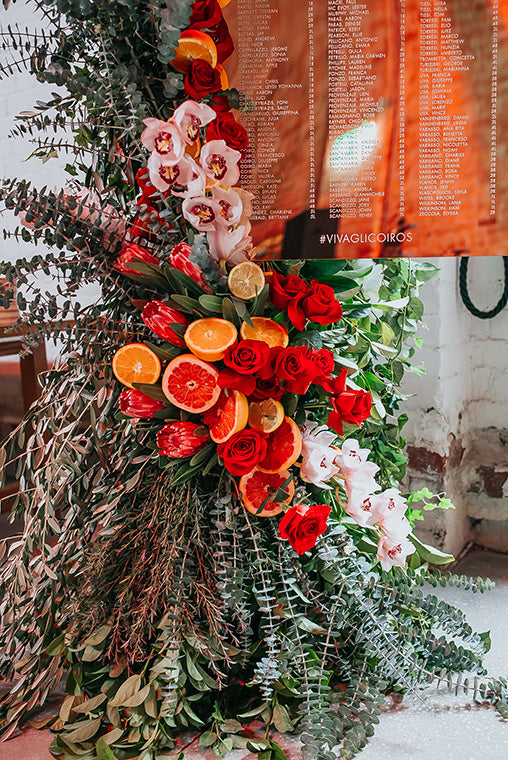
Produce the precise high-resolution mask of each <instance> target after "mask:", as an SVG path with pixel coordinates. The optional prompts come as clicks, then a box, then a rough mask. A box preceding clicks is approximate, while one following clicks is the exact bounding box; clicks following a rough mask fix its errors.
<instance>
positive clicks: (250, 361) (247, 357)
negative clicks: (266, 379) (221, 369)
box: [224, 340, 270, 375]
mask: <svg viewBox="0 0 508 760" xmlns="http://www.w3.org/2000/svg"><path fill="white" fill-rule="evenodd" d="M269 358H270V347H269V346H268V345H267V344H266V343H264V342H263V341H262V340H239V341H237V342H236V343H235V344H234V345H233V346H231V347H230V348H228V350H227V351H226V355H225V356H224V364H225V365H226V367H230V368H231V369H234V370H235V372H238V373H239V374H240V375H254V374H255V373H256V372H259V370H260V369H261V368H262V367H264V366H265V364H266V363H267V361H268V360H269Z"/></svg>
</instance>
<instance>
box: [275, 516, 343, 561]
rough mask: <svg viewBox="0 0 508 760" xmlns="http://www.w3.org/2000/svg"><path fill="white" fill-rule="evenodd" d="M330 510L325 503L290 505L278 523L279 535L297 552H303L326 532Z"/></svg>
mask: <svg viewBox="0 0 508 760" xmlns="http://www.w3.org/2000/svg"><path fill="white" fill-rule="evenodd" d="M330 511H331V509H330V507H329V506H328V505H327V504H316V505H314V506H312V507H307V506H305V505H304V504H300V505H299V506H297V507H291V508H290V509H288V511H287V512H286V514H285V515H284V517H283V518H282V520H281V521H280V523H279V536H280V537H281V538H286V539H287V540H288V541H289V543H290V544H291V546H292V547H293V549H294V550H295V552H296V553H297V554H305V552H306V551H308V550H309V549H312V547H313V546H315V545H316V541H317V539H318V537H319V536H322V535H323V533H325V532H326V521H327V519H328V515H329V514H330Z"/></svg>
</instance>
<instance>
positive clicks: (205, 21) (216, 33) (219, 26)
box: [189, 0, 235, 63]
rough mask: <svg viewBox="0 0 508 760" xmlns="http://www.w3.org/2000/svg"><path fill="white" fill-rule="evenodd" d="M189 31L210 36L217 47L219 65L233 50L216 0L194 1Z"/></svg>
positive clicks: (230, 38)
mask: <svg viewBox="0 0 508 760" xmlns="http://www.w3.org/2000/svg"><path fill="white" fill-rule="evenodd" d="M189 29H202V30H203V31H205V32H206V33H207V34H209V35H210V37H211V38H212V39H213V41H214V42H215V45H216V47H217V58H218V61H219V63H224V61H225V60H227V59H228V58H229V56H230V55H231V53H232V52H233V50H234V49H235V46H234V44H233V38H232V37H231V35H230V33H229V29H228V25H227V24H226V22H225V20H224V16H223V15H222V8H221V7H220V5H219V3H218V0H196V2H194V3H193V4H192V15H191V17H190V19H189Z"/></svg>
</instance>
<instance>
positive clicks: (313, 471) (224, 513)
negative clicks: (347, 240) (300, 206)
mask: <svg viewBox="0 0 508 760" xmlns="http://www.w3.org/2000/svg"><path fill="white" fill-rule="evenodd" d="M8 5H9V3H8V2H4V6H8ZM36 5H37V7H38V8H39V10H41V11H42V12H43V14H44V17H45V19H46V21H47V23H48V24H49V25H50V26H51V34H48V33H47V32H41V33H31V32H30V33H26V34H25V33H23V32H20V31H19V30H15V29H12V28H8V30H7V32H6V33H5V35H4V38H3V39H4V43H3V46H4V56H5V60H4V62H3V63H2V64H1V65H0V74H2V75H8V74H9V73H11V71H13V70H14V69H15V68H16V66H22V65H26V66H27V67H28V68H29V69H30V70H31V72H32V73H33V74H34V75H36V76H37V78H38V79H39V80H41V81H43V82H49V83H51V84H57V85H59V86H61V87H65V90H66V94H65V95H62V94H59V93H53V94H52V96H51V99H50V100H48V101H47V102H45V103H38V104H37V108H36V109H35V110H34V111H32V112H24V113H23V114H21V115H20V118H19V121H18V123H17V125H16V126H15V128H14V130H13V136H15V137H22V138H24V139H26V138H27V137H28V138H29V139H31V140H32V141H34V142H35V148H34V151H33V155H34V156H36V157H39V158H41V159H42V160H44V161H47V160H50V159H51V157H52V156H54V155H56V154H62V153H64V152H67V153H68V154H69V155H70V156H72V163H69V164H68V165H67V171H68V173H69V174H70V175H71V177H72V178H73V179H72V180H71V182H70V183H69V185H68V186H67V187H65V188H64V189H63V190H57V189H55V190H53V191H48V189H47V188H43V189H41V190H39V189H35V188H32V187H31V186H30V185H29V184H28V183H27V182H26V181H24V180H16V179H13V178H10V179H8V180H5V181H4V182H3V183H2V185H1V187H0V197H1V199H2V201H3V203H4V205H5V207H6V208H8V209H11V210H12V211H13V213H14V214H15V215H17V216H18V218H19V220H20V222H21V226H20V227H19V228H17V229H16V230H15V231H14V233H12V236H13V237H14V239H16V240H17V241H19V242H24V241H26V242H33V243H44V244H45V246H46V248H45V252H44V253H43V254H36V255H35V256H33V257H31V258H29V259H28V258H25V259H19V260H18V261H17V262H16V264H15V265H10V264H4V265H3V272H2V274H3V276H4V277H5V280H6V281H7V285H6V287H5V288H4V290H3V303H4V304H5V305H9V303H10V302H11V300H12V299H13V298H14V297H16V298H17V304H18V307H19V309H20V310H21V312H22V319H21V324H22V327H23V330H24V335H25V340H26V344H27V350H29V349H30V346H31V345H33V344H34V343H35V342H36V341H37V340H40V338H41V337H47V338H52V339H56V340H58V341H59V342H60V345H61V348H62V359H61V360H59V361H57V362H56V363H55V365H54V366H52V367H51V369H50V370H49V371H48V372H47V373H45V375H44V376H43V377H42V378H41V383H42V388H41V396H40V398H39V399H38V401H37V402H36V403H35V404H34V405H33V407H32V408H31V409H30V411H29V413H28V414H27V416H26V417H25V419H24V420H23V421H22V422H21V424H20V425H19V426H18V427H17V428H16V429H15V430H14V431H13V432H12V434H11V435H10V436H9V438H8V440H7V441H6V443H5V445H4V447H3V448H2V449H1V451H0V463H1V465H2V467H3V474H4V476H5V477H7V476H8V474H9V473H10V472H12V471H13V472H14V477H15V478H16V479H17V480H18V481H19V491H18V493H17V494H16V495H15V497H14V498H13V499H12V505H11V506H12V516H13V518H15V517H19V518H22V519H23V521H24V523H23V524H24V529H23V532H22V535H20V536H18V537H15V538H10V539H6V540H3V541H2V542H1V543H0V547H1V550H2V551H3V552H7V558H6V561H5V563H4V565H3V566H2V568H1V570H0V672H1V674H2V677H4V678H8V679H11V680H12V681H13V682H14V683H13V688H12V689H11V692H10V693H9V694H8V695H6V696H5V697H4V698H3V700H2V703H1V707H0V711H1V712H0V714H1V718H2V721H3V722H2V729H3V738H9V736H11V735H12V733H13V732H14V731H16V730H17V727H18V726H19V725H23V724H25V723H26V722H27V721H29V720H32V719H33V711H34V709H35V708H36V707H37V706H38V705H41V704H44V703H45V702H46V701H47V700H48V697H49V696H50V695H51V694H52V693H53V692H54V690H55V689H56V688H57V687H58V686H59V685H60V684H61V683H62V680H63V679H65V690H66V697H65V699H64V701H63V703H62V704H61V705H60V706H59V709H58V711H57V713H55V714H54V715H51V717H50V718H48V719H45V720H43V721H39V722H37V721H36V722H35V723H34V725H37V726H41V725H49V726H50V727H51V728H52V729H53V730H54V731H55V733H56V736H55V739H54V741H53V743H52V745H51V752H52V754H53V755H54V757H55V758H58V759H61V760H71V759H74V760H75V759H77V758H81V760H115V759H116V760H129V759H131V758H137V759H138V760H163V759H167V760H170V758H172V759H173V760H176V758H178V760H181V758H183V757H184V755H185V749H186V745H184V744H183V743H182V739H181V732H182V731H185V730H191V731H193V732H194V734H195V737H194V739H193V740H198V737H199V744H200V745H201V746H204V747H211V748H213V749H214V750H215V752H216V753H217V754H218V755H219V756H223V755H225V754H227V753H228V752H230V751H231V750H233V749H235V748H238V749H242V748H243V749H245V748H247V749H248V750H250V751H251V752H254V753H257V754H258V755H259V757H260V758H261V760H283V758H284V756H285V755H284V752H283V751H282V749H281V747H280V746H279V744H278V743H277V741H276V740H275V739H274V733H275V732H277V731H278V732H285V731H298V732H299V733H300V735H301V740H302V744H303V750H302V751H303V755H304V757H305V758H306V760H307V758H308V759H309V760H310V759H311V758H316V760H328V759H329V758H332V757H336V756H337V751H338V753H339V756H340V757H341V758H351V757H353V756H354V755H355V754H357V753H358V752H359V751H360V750H361V748H362V747H364V746H365V744H366V742H367V741H368V738H369V736H370V735H372V733H373V730H374V729H373V727H374V724H375V723H377V722H378V720H379V714H380V711H381V705H382V704H383V702H384V701H385V699H386V697H387V695H389V694H393V693H394V692H402V693H404V692H406V691H409V690H416V689H419V688H421V687H422V686H424V685H425V684H427V683H429V682H432V681H435V680H439V679H442V678H444V677H446V678H447V680H448V682H449V684H450V685H451V687H452V688H458V686H459V685H460V684H461V683H466V681H464V682H462V681H461V677H462V676H461V674H462V673H463V672H467V671H474V672H475V673H476V674H477V676H475V678H474V679H472V680H471V684H472V687H471V691H472V693H473V697H474V698H475V699H477V700H479V701H489V702H491V703H492V704H494V705H495V706H496V707H497V709H498V710H499V711H500V712H501V713H502V714H504V715H506V711H507V707H506V682H505V680H504V679H492V678H489V680H488V682H485V681H483V680H482V678H481V676H482V674H484V669H483V664H482V657H483V654H484V653H485V651H486V649H487V647H488V636H486V635H485V634H481V635H480V634H476V633H474V632H473V631H472V630H471V628H470V626H469V625H468V623H467V621H466V620H465V618H464V615H463V614H462V613H461V612H460V611H459V610H456V609H454V608H453V607H451V606H450V605H448V604H446V603H444V602H442V601H440V600H439V599H438V598H436V597H435V596H433V595H431V594H428V593H425V594H424V593H423V591H422V589H421V586H423V584H424V583H428V584H431V585H433V586H437V585H438V584H443V585H446V583H453V584H456V585H465V586H466V587H467V588H472V589H473V590H478V589H480V590H484V589H485V588H488V586H489V583H488V582H482V581H479V580H478V581H471V580H469V579H464V578H457V577H455V576H452V575H450V574H444V575H443V574H440V573H438V572H437V571H433V570H430V569H429V567H428V563H429V562H431V563H432V564H446V563H447V562H449V561H450V560H451V559H452V558H451V557H450V556H448V555H445V554H443V553H442V552H440V551H439V550H437V549H434V548H433V547H429V546H426V545H424V544H423V543H421V541H419V540H418V538H417V537H416V536H415V533H414V530H413V528H414V524H415V522H416V520H417V519H419V517H420V513H419V511H418V509H417V508H416V507H417V506H418V504H419V503H421V502H423V505H424V509H427V508H448V507H450V506H451V505H450V504H449V502H448V501H447V500H446V499H444V498H443V497H442V496H441V495H438V496H437V497H433V496H432V495H429V494H428V493H427V492H425V493H424V492H422V493H417V494H405V495H403V494H402V493H401V491H400V482H401V480H402V478H403V476H404V471H405V465H406V458H405V456H404V453H403V451H402V449H403V445H404V439H403V437H402V428H403V425H404V422H405V419H406V417H405V415H404V414H403V413H402V414H401V413H400V412H399V405H400V404H401V403H402V401H403V396H402V395H401V393H400V391H399V386H400V382H401V380H402V377H403V375H404V372H406V371H421V370H420V369H419V368H418V367H417V366H415V365H414V364H413V355H414V352H415V349H416V348H417V346H418V344H419V343H420V342H421V341H420V338H419V336H418V335H417V331H418V327H419V324H420V323H421V318H422V313H423V307H422V303H421V301H420V300H419V298H418V288H419V286H420V285H421V284H422V283H423V282H425V281H426V280H428V279H429V278H430V277H431V276H432V274H433V273H434V271H435V268H434V267H433V266H431V265H429V264H425V263H423V262H411V261H406V260H404V259H393V260H383V261H380V262H363V261H362V262H355V261H324V262H323V261H306V262H291V261H285V262H257V263H256V262H255V261H254V260H253V259H254V257H255V252H254V250H253V248H252V243H251V239H250V234H249V233H250V223H249V215H250V213H251V200H252V199H251V197H250V196H249V194H248V193H246V192H245V191H244V190H242V187H241V185H242V171H243V169H242V159H243V156H244V155H246V153H247V152H248V151H249V146H248V139H247V134H246V132H245V130H244V128H243V127H242V126H241V123H240V114H239V107H240V105H241V98H240V97H239V94H238V93H237V92H236V90H234V89H233V88H230V87H229V83H228V77H227V72H226V70H225V68H224V65H223V64H224V63H225V62H226V61H227V58H228V56H229V55H230V54H231V52H232V49H233V40H232V38H231V35H230V33H229V30H228V25H227V21H226V18H225V16H226V15H227V11H226V12H225V11H224V10H223V8H225V7H226V5H227V2H225V1H224V0H220V2H219V1H218V0H195V2H192V0H152V2H150V3H139V2H138V0H122V2H121V3H117V2H111V0H97V1H96V2H91V0H59V2H58V4H55V3H54V2H53V0H37V2H36ZM19 50H21V51H23V52H22V56H23V57H22V59H21V60H20V59H19V56H18V51H19ZM9 56H12V58H9ZM69 130H70V131H71V132H72V140H69V134H68V133H69ZM62 132H63V133H64V136H62ZM6 234H9V233H6ZM41 271H42V272H43V273H44V274H46V275H48V274H50V275H52V277H53V280H54V283H55V288H54V291H53V292H51V291H46V290H44V289H43V286H42V285H41V283H40V282H39V280H38V275H39V274H40V272H41ZM90 283H94V285H95V286H96V293H97V296H96V299H95V301H94V302H92V303H89V304H87V305H82V304H81V303H80V302H79V301H78V295H79V289H80V287H81V286H82V285H84V284H90ZM14 286H15V288H14ZM15 289H16V296H14V291H15ZM19 447H23V453H20V452H19ZM408 557H410V560H408ZM457 674H458V675H457ZM337 747H339V749H338V750H337V751H336V748H337ZM334 748H335V749H334Z"/></svg>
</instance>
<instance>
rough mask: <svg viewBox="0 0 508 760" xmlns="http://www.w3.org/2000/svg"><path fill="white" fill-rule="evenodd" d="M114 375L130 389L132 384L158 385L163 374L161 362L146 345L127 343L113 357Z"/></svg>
mask: <svg viewBox="0 0 508 760" xmlns="http://www.w3.org/2000/svg"><path fill="white" fill-rule="evenodd" d="M112 368H113V373H114V375H115V377H116V379H117V380H118V381H119V382H120V383H122V385H126V386H127V387H128V388H134V386H133V384H132V383H147V384H153V383H156V382H157V380H158V379H159V375H160V373H161V360H160V359H159V357H158V356H157V354H155V353H154V352H153V351H152V349H151V348H148V346H145V344H144V343H127V345H126V346H122V348H119V349H118V351H117V352H116V354H115V355H114V356H113V361H112Z"/></svg>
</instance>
